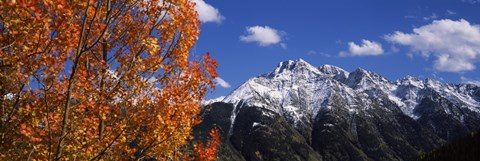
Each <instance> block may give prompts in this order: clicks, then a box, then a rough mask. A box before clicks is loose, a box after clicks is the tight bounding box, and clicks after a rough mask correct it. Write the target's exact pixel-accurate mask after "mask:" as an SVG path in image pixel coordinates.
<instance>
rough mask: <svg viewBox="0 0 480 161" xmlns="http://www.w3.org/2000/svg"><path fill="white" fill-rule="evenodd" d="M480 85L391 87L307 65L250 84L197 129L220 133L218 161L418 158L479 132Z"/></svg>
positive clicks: (283, 66)
mask: <svg viewBox="0 0 480 161" xmlns="http://www.w3.org/2000/svg"><path fill="white" fill-rule="evenodd" d="M479 102H480V88H479V87H478V86H475V85H464V84H460V85H453V84H442V83H440V82H438V81H434V80H431V79H426V80H418V79H416V78H413V77H409V76H407V77H406V78H404V79H402V80H398V81H396V82H391V81H389V80H387V79H385V78H383V77H382V76H380V75H378V74H375V73H373V72H369V71H366V70H363V69H357V70H355V71H354V72H352V73H348V72H346V71H345V70H343V69H341V68H338V67H334V66H330V65H324V66H321V67H318V68H316V67H313V66H311V65H309V64H308V63H306V62H305V61H303V60H299V61H286V62H282V63H280V65H279V66H278V67H277V69H275V70H274V71H273V72H272V73H269V74H266V75H262V76H258V77H255V78H252V79H250V80H248V81H247V82H246V83H245V84H243V85H242V86H240V87H239V88H237V89H236V90H235V91H234V92H232V94H230V95H229V96H227V97H225V99H223V101H221V102H217V103H213V104H210V105H209V106H210V107H208V108H207V109H209V110H207V111H206V112H205V115H204V120H203V122H202V123H201V124H200V125H198V126H197V127H195V136H196V137H197V138H199V139H201V138H205V136H208V130H209V129H211V128H213V127H215V126H216V127H218V128H219V129H220V131H221V132H222V135H221V141H222V147H221V148H220V152H219V159H220V160H288V161H290V160H293V161H295V160H326V161H344V160H346V161H357V160H385V161H392V160H399V161H401V160H407V161H408V160H415V159H417V157H418V156H419V155H420V154H424V153H426V152H430V151H432V150H434V149H436V148H438V147H440V146H442V145H445V144H447V143H448V142H451V141H452V140H455V139H457V138H459V137H462V136H465V135H467V134H470V132H472V131H476V130H477V129H479V128H480V103H479Z"/></svg>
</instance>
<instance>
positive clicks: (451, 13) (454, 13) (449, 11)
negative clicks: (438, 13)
mask: <svg viewBox="0 0 480 161" xmlns="http://www.w3.org/2000/svg"><path fill="white" fill-rule="evenodd" d="M456 14H457V12H455V11H452V10H447V15H456Z"/></svg>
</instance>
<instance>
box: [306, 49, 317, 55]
mask: <svg viewBox="0 0 480 161" xmlns="http://www.w3.org/2000/svg"><path fill="white" fill-rule="evenodd" d="M316 54H317V52H316V51H315V50H308V51H307V55H316Z"/></svg>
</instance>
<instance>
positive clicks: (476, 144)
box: [418, 130, 480, 161]
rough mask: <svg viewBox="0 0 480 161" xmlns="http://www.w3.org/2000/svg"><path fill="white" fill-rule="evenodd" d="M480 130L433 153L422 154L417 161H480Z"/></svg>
mask: <svg viewBox="0 0 480 161" xmlns="http://www.w3.org/2000/svg"><path fill="white" fill-rule="evenodd" d="M479 133H480V130H479V131H477V132H472V133H470V134H469V135H468V136H466V137H464V138H461V139H459V140H457V141H454V142H452V143H450V144H447V145H445V146H443V147H440V148H439V149H437V150H434V151H433V152H430V153H427V154H422V155H420V157H419V159H418V160H419V161H443V160H445V161H470V160H472V161H478V160H480V134H479Z"/></svg>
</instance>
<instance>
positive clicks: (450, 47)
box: [385, 19, 480, 72]
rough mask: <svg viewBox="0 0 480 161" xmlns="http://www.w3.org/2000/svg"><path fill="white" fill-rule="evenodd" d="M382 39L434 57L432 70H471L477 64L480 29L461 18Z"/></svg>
mask: <svg viewBox="0 0 480 161" xmlns="http://www.w3.org/2000/svg"><path fill="white" fill-rule="evenodd" d="M385 39H386V40H388V41H390V42H392V43H396V44H401V45H405V46H409V47H410V50H411V51H412V52H414V53H418V54H420V55H422V56H424V57H425V58H429V57H434V58H435V60H434V64H433V68H434V69H436V70H438V71H445V72H464V71H471V70H474V69H475V63H478V62H479V61H480V26H479V25H474V24H470V23H469V22H468V21H466V20H464V19H461V20H458V21H454V20H450V19H444V20H436V21H433V22H432V23H431V24H428V25H425V26H421V27H418V28H414V29H413V33H403V32H399V31H396V32H395V33H393V34H390V35H386V36H385Z"/></svg>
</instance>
